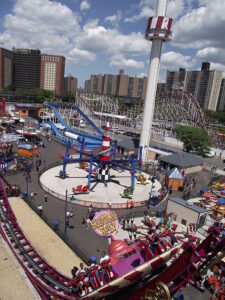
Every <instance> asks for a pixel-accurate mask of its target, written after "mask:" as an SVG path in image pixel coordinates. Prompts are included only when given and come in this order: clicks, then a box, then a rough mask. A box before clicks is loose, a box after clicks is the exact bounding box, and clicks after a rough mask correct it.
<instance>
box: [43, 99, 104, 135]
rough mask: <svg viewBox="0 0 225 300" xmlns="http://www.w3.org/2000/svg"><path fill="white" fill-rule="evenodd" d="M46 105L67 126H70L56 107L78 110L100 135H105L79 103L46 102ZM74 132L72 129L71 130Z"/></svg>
mask: <svg viewBox="0 0 225 300" xmlns="http://www.w3.org/2000/svg"><path fill="white" fill-rule="evenodd" d="M45 106H46V107H48V108H50V109H51V110H53V111H54V113H55V114H56V115H57V117H58V119H59V120H60V122H61V124H62V125H64V126H65V127H66V128H68V125H67V124H66V123H65V122H64V120H63V119H62V117H61V116H60V114H59V112H58V110H57V109H56V108H58V107H65V108H67V109H72V110H74V111H76V112H78V113H79V114H80V115H81V116H82V117H83V118H84V119H85V120H86V122H87V123H88V124H89V125H91V127H92V128H93V129H94V130H95V131H96V132H97V134H98V135H103V131H102V130H101V129H100V128H99V127H98V126H96V124H95V122H94V121H93V120H91V119H90V118H89V116H87V115H86V114H85V113H84V112H83V111H82V110H81V109H80V108H79V107H78V106H77V105H74V104H71V103H59V102H56V103H53V104H49V103H47V104H45ZM71 132H72V131H71Z"/></svg>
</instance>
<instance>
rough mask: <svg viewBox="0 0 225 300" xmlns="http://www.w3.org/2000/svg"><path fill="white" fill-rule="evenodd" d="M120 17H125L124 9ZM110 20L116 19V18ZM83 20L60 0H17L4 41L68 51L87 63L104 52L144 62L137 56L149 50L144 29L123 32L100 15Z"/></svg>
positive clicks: (127, 62)
mask: <svg viewBox="0 0 225 300" xmlns="http://www.w3.org/2000/svg"><path fill="white" fill-rule="evenodd" d="M34 7H38V9H34ZM109 17H110V16H109ZM111 17H112V16H111ZM116 18H117V20H119V19H120V18H121V13H120V12H117V14H116ZM107 21H111V23H113V22H114V19H113V18H108V19H107ZM79 22H80V17H79V15H78V14H77V13H76V12H73V11H72V10H71V9H70V8H68V7H67V6H65V5H63V4H61V3H59V2H55V1H50V0H16V2H15V3H14V6H13V9H12V11H11V12H10V14H8V15H6V16H5V18H4V28H3V32H2V33H0V42H3V43H4V46H5V47H6V48H12V47H17V48H23V47H24V48H39V49H41V51H42V53H51V54H59V55H64V56H65V57H66V58H68V59H70V61H72V62H74V63H84V64H87V63H90V62H92V61H94V60H95V59H96V57H97V55H99V54H104V55H107V56H108V58H109V59H110V58H111V57H112V56H114V58H115V57H116V58H117V61H119V60H120V62H122V63H123V65H129V66H132V65H133V66H134V68H141V67H142V66H143V62H141V61H140V59H136V56H142V55H145V54H147V53H148V52H149V43H148V42H147V41H146V40H145V39H144V37H143V33H142V32H131V33H130V34H123V33H121V32H120V31H119V29H118V28H117V26H115V27H113V28H107V27H104V26H101V25H100V24H99V21H98V20H97V19H95V20H89V21H88V23H86V24H85V25H84V26H83V28H81V27H80V25H79ZM115 22H116V21H115ZM127 55H129V59H127V58H126V56H127ZM134 57H135V59H134Z"/></svg>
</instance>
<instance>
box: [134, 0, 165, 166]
mask: <svg viewBox="0 0 225 300" xmlns="http://www.w3.org/2000/svg"><path fill="white" fill-rule="evenodd" d="M167 3H168V0H158V1H157V9H156V17H165V16H166V11H167ZM162 43H163V39H162V38H159V37H157V36H156V37H153V38H152V49H151V59H150V63H149V71H148V83H147V91H146V97H145V103H144V113H143V123H142V130H141V139H140V145H141V146H143V160H144V161H145V160H146V154H147V148H148V146H149V142H150V136H151V127H152V119H153V113H154V107H155V97H156V89H157V82H158V76H159V67H160V58H161V51H162Z"/></svg>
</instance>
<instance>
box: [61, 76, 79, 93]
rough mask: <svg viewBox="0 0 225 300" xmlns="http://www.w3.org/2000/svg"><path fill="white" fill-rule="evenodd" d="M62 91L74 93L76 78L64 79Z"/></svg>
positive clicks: (68, 77)
mask: <svg viewBox="0 0 225 300" xmlns="http://www.w3.org/2000/svg"><path fill="white" fill-rule="evenodd" d="M64 90H65V91H66V92H67V93H71V92H75V91H76V90H77V78H75V77H73V76H71V75H69V76H67V77H65V78H64Z"/></svg>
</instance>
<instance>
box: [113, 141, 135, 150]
mask: <svg viewBox="0 0 225 300" xmlns="http://www.w3.org/2000/svg"><path fill="white" fill-rule="evenodd" d="M139 142H140V141H139V139H125V140H122V141H118V146H119V147H122V148H125V149H128V150H134V149H136V148H138V147H139Z"/></svg>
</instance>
